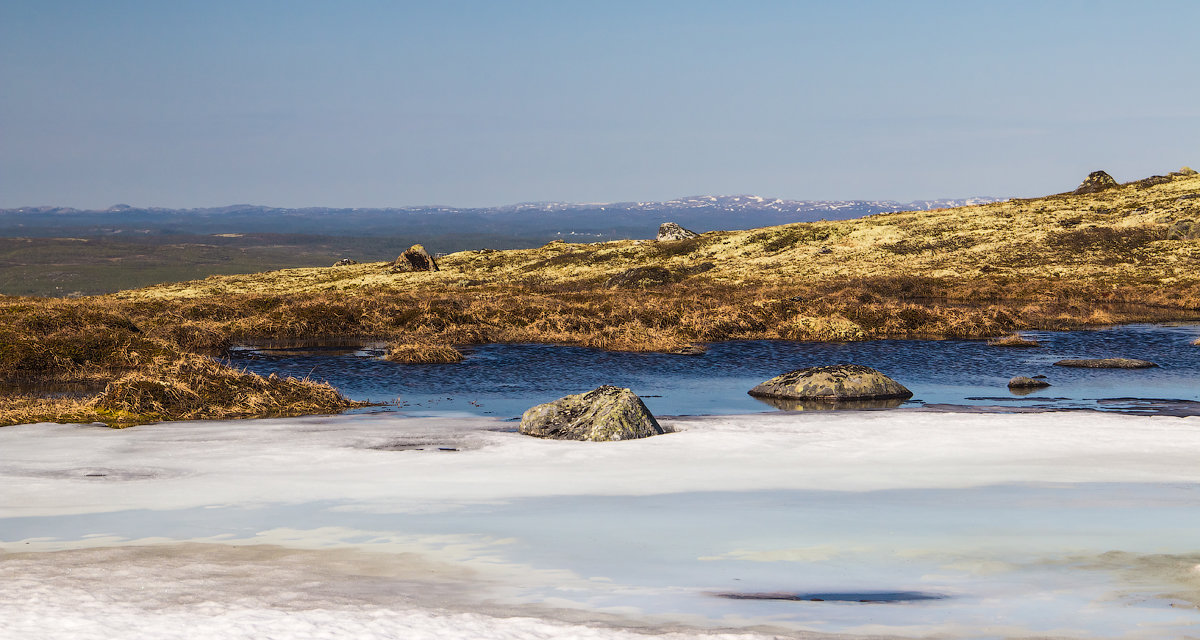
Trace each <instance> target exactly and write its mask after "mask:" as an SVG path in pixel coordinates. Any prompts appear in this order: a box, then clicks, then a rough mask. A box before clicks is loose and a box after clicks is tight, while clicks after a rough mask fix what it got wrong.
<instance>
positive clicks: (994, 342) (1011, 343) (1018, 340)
mask: <svg viewBox="0 0 1200 640" xmlns="http://www.w3.org/2000/svg"><path fill="white" fill-rule="evenodd" d="M987 343H988V346H989V347H1038V346H1041V345H1040V344H1039V343H1038V341H1037V340H1030V339H1028V338H1024V337H1021V334H1019V333H1014V334H1012V335H1010V336H1004V337H1002V338H993V339H991V340H988V342H987Z"/></svg>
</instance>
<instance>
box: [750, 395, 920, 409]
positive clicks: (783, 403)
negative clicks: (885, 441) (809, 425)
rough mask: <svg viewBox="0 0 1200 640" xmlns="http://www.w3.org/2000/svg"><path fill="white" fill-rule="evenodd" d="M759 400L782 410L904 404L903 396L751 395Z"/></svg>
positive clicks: (871, 407)
mask: <svg viewBox="0 0 1200 640" xmlns="http://www.w3.org/2000/svg"><path fill="white" fill-rule="evenodd" d="M753 398H754V399H755V400H758V401H759V402H762V403H765V404H769V405H771V406H772V407H775V408H776V409H782V410H784V411H837V410H839V409H891V408H893V407H898V406H900V405H902V404H904V399H903V398H872V399H866V400H811V399H809V400H798V399H792V398H772V397H768V396H753Z"/></svg>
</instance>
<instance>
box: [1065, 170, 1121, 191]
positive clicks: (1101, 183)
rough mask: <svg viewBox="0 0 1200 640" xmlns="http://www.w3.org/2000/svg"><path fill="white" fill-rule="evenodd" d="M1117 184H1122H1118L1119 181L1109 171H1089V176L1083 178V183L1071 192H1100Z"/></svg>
mask: <svg viewBox="0 0 1200 640" xmlns="http://www.w3.org/2000/svg"><path fill="white" fill-rule="evenodd" d="M1117 186H1120V185H1118V184H1117V181H1116V180H1114V179H1113V177H1112V176H1110V175H1108V173H1106V172H1104V171H1093V172H1091V173H1089V174H1088V176H1087V177H1086V178H1084V179H1083V183H1081V184H1080V185H1079V187H1078V188H1076V189H1075V190H1074V191H1072V192H1071V193H1073V194H1075V195H1077V196H1079V195H1083V194H1086V193H1099V192H1101V191H1104V190H1105V189H1111V188H1113V187H1117Z"/></svg>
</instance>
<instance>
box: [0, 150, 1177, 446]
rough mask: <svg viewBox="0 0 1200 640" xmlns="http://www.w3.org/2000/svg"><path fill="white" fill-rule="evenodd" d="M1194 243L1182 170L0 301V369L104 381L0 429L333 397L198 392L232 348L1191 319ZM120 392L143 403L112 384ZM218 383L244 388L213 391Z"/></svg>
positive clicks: (305, 390)
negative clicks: (865, 212)
mask: <svg viewBox="0 0 1200 640" xmlns="http://www.w3.org/2000/svg"><path fill="white" fill-rule="evenodd" d="M647 231H648V232H649V231H651V230H650V229H648V230H647ZM1197 238H1200V176H1198V175H1196V174H1195V172H1192V171H1191V170H1183V171H1180V172H1176V173H1173V174H1170V175H1168V176H1156V177H1154V178H1149V179H1146V180H1140V181H1136V182H1132V183H1128V184H1125V185H1121V186H1113V187H1112V188H1108V189H1105V190H1102V191H1099V192H1097V193H1090V194H1082V195H1075V194H1060V195H1054V196H1049V197H1046V198H1038V199H1030V200H1013V201H1008V202H1003V203H994V204H987V205H979V206H974V207H963V208H958V209H943V210H935V211H921V212H904V213H893V214H880V215H875V216H870V217H867V218H862V219H857V220H848V221H838V222H815V223H801V224H793V225H785V226H779V227H768V228H763V229H752V230H747V231H716V232H710V233H706V234H703V235H701V236H699V237H697V238H692V239H689V240H680V241H671V242H655V241H635V240H625V241H615V242H605V243H596V244H569V243H563V242H553V243H550V244H548V245H545V246H543V247H540V248H537V249H527V250H515V251H467V252H460V253H455V254H451V255H449V256H446V257H444V258H443V259H441V260H440V267H441V270H439V271H423V272H414V271H411V270H406V269H403V268H400V267H397V266H395V265H392V264H391V263H373V264H358V265H349V266H342V267H333V268H310V269H285V270H282V271H273V272H268V273H261V274H254V275H244V276H213V277H209V278H206V279H204V280H197V281H192V282H184V283H178V284H168V285H160V286H156V287H151V288H147V289H139V290H134V291H125V292H121V293H118V294H114V295H111V296H104V297H95V298H84V299H79V300H50V299H41V298H0V334H3V335H0V340H2V341H0V345H5V346H0V377H4V378H7V379H9V380H22V381H45V380H53V381H56V382H88V383H93V384H96V385H97V387H99V386H100V385H105V384H106V385H108V387H107V389H106V390H105V391H104V392H102V393H99V394H98V395H97V396H95V397H93V398H83V399H79V398H76V399H71V400H66V399H59V400H46V399H37V398H32V397H28V396H13V397H10V398H9V399H8V400H4V401H3V402H4V405H3V407H4V408H5V411H6V412H5V413H0V424H3V423H10V424H11V423H12V422H14V421H29V420H31V419H53V420H64V419H70V420H79V419H102V420H105V421H106V422H110V423H115V424H121V423H128V422H143V421H147V420H155V419H175V418H191V417H220V416H224V415H246V416H251V415H267V414H280V413H302V412H313V411H333V410H337V409H339V408H341V407H343V406H345V405H346V401H345V400H343V399H340V397H338V396H337V395H336V393H333V392H332V391H331V390H329V389H328V387H320V386H319V385H311V383H295V384H308V385H310V386H308V387H303V386H301V387H292V388H290V390H288V391H287V392H286V393H280V394H277V395H276V396H270V394H268V393H267V392H268V391H270V390H274V389H275V388H276V387H277V386H281V385H283V384H284V381H266V382H264V383H262V384H261V385H260V384H259V383H258V382H257V381H253V380H252V379H249V378H247V379H243V380H242V381H241V382H238V383H237V384H234V383H233V382H232V379H230V380H225V382H223V383H221V384H224V385H225V386H221V384H218V385H217V386H215V387H214V386H213V385H212V384H209V383H208V382H206V381H209V379H210V378H213V377H220V376H218V375H217V374H218V373H220V374H221V375H224V376H228V375H242V376H246V375H249V374H237V373H236V372H231V371H228V370H227V369H224V371H218V370H217V369H213V370H211V371H208V372H207V373H205V372H204V371H201V370H200V369H199V367H200V362H201V360H199V359H198V358H200V356H197V355H196V354H198V353H215V352H219V350H220V349H222V348H224V347H227V346H229V345H230V344H233V343H235V342H237V341H239V340H249V339H264V338H271V339H294V338H304V339H345V338H347V337H352V338H353V337H364V338H365V337H370V338H377V339H387V340H390V341H392V343H393V345H394V349H393V353H394V357H395V359H397V360H400V361H408V362H412V361H452V360H454V359H455V358H454V357H451V356H453V355H455V354H454V352H453V350H452V345H456V344H471V343H484V342H551V343H571V344H581V345H588V346H595V347H601V348H607V349H620V350H641V351H672V350H677V349H682V348H686V347H688V346H689V345H690V344H692V343H697V342H708V341H716V340H727V339H742V338H785V339H799V340H862V339H872V338H883V337H988V336H995V335H1000V334H1003V333H1006V332H1011V331H1013V330H1016V329H1023V328H1061V329H1069V328H1078V327H1083V326H1089V325H1101V324H1110V323H1114V322H1130V321H1145V320H1167V319H1184V318H1195V317H1197V316H1200V312H1198V311H1197V310H1198V309H1200V276H1198V275H1197V265H1198V259H1200V246H1198V242H1197ZM73 336H82V337H73ZM98 345H99V346H98ZM130 353H132V354H134V356H136V357H130V356H128V354H130ZM205 362H211V361H207V360H205ZM189 363H190V364H189ZM184 365H189V366H184ZM184 371H186V372H187V373H186V374H184V373H182V372H184ZM135 382H136V383H137V384H136V385H135V384H134V383H135ZM293 382H294V381H293ZM288 384H292V383H288ZM131 385H132V386H135V387H137V388H138V389H150V388H151V387H153V389H151V391H154V393H151V392H150V391H145V392H144V393H140V395H139V394H132V395H131V394H130V393H125V391H124V390H125V389H126V388H128V387H130V386H131ZM138 385H140V386H138ZM154 385H159V387H155V386H154ZM172 385H174V386H172ZM206 385H207V386H206ZM238 385H242V386H241V387H239V386H238ZM255 385H259V386H255ZM263 385H265V386H263ZM166 387H171V389H174V390H175V391H174V392H172V393H174V395H172V393H168V392H166V391H163V389H164V388H166ZM235 387H236V388H237V389H241V388H242V387H246V388H251V387H253V388H254V389H258V391H256V393H258V394H259V395H257V396H254V397H255V398H256V399H255V400H254V401H253V402H250V401H247V400H246V397H248V396H245V394H243V393H242V392H241V391H237V390H236V389H235V390H234V391H222V392H221V393H217V389H218V388H219V389H226V390H227V389H229V388H235ZM155 390H156V391H155ZM184 390H187V391H189V392H194V395H187V394H186V393H184ZM246 393H249V392H248V391H247V392H246ZM155 394H157V395H155ZM210 394H211V395H212V402H208V403H204V402H199V401H197V400H196V398H206V397H207V396H208V395H210ZM264 394H266V395H264ZM182 396H187V398H188V399H190V400H187V401H186V402H185V401H184V400H183V399H181V398H182ZM310 396H311V397H310ZM122 398H124V399H123V400H122ZM189 403H190V404H189ZM235 405H236V407H237V408H236V409H232V408H229V407H232V406H235ZM18 408H19V409H20V411H19V412H18V411H17V409H18ZM222 412H224V413H222Z"/></svg>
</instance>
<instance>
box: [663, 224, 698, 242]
mask: <svg viewBox="0 0 1200 640" xmlns="http://www.w3.org/2000/svg"><path fill="white" fill-rule="evenodd" d="M699 236H700V234H698V233H696V232H695V231H691V230H689V229H684V228H683V227H681V226H679V225H677V224H675V223H674V222H664V223H662V224H660V225H658V237H657V238H655V240H657V241H659V242H669V241H672V240H687V239H689V238H697V237H699Z"/></svg>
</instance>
